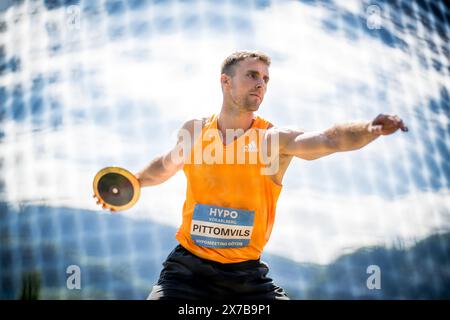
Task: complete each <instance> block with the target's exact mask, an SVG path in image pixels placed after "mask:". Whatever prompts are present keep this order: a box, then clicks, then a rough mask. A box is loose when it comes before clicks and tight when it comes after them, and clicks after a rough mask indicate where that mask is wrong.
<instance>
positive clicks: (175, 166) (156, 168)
mask: <svg viewBox="0 0 450 320" xmlns="http://www.w3.org/2000/svg"><path fill="white" fill-rule="evenodd" d="M198 121H200V125H201V121H202V120H197V119H194V120H190V121H187V122H186V123H185V124H184V125H183V127H182V128H181V129H180V132H179V134H178V141H177V143H176V145H175V146H174V147H173V148H172V150H170V151H169V152H167V153H166V154H164V155H160V156H157V157H156V158H154V159H153V160H152V161H151V162H150V163H149V164H148V165H147V166H146V167H145V168H143V169H142V170H141V171H139V172H138V173H136V174H135V175H136V177H137V178H138V180H139V182H140V184H141V187H147V186H154V185H158V184H161V183H163V182H164V181H166V180H168V179H169V178H170V177H172V176H173V175H175V173H177V171H178V170H180V169H182V168H183V165H184V153H187V152H188V151H189V150H187V148H186V141H185V139H184V138H185V137H186V136H185V135H182V134H181V132H185V133H188V136H190V137H191V136H193V135H194V125H195V122H198Z"/></svg>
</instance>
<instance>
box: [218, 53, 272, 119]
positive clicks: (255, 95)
mask: <svg viewBox="0 0 450 320" xmlns="http://www.w3.org/2000/svg"><path fill="white" fill-rule="evenodd" d="M224 77H225V78H224ZM224 80H225V84H224V92H225V94H226V95H228V97H229V98H230V99H231V100H232V102H233V104H234V105H236V106H238V108H239V109H242V110H243V111H257V110H258V108H259V105H260V104H261V102H262V101H263V99H264V95H265V94H266V90H267V83H268V82H269V68H268V66H267V64H265V63H264V62H263V61H260V60H256V59H252V58H247V59H244V60H242V61H239V62H238V63H237V64H236V65H235V66H234V75H233V76H232V77H228V76H226V75H222V82H223V83H224Z"/></svg>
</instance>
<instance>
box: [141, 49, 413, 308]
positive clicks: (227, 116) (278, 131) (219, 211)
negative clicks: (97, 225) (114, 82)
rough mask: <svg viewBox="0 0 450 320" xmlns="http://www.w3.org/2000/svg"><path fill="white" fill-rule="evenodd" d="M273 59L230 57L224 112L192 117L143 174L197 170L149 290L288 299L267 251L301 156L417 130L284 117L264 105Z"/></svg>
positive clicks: (158, 177) (250, 54)
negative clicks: (317, 125)
mask: <svg viewBox="0 0 450 320" xmlns="http://www.w3.org/2000/svg"><path fill="white" fill-rule="evenodd" d="M269 66H270V58H269V57H268V56H267V55H266V54H264V53H261V52H256V51H239V52H235V53H233V54H231V55H230V56H229V57H227V58H226V59H225V61H224V62H223V64H222V70H221V76H220V82H221V85H222V92H223V103H222V109H221V110H220V113H219V114H214V115H212V116H210V117H207V118H202V119H194V120H190V121H187V122H186V123H184V125H183V126H182V128H181V130H180V134H179V135H178V141H177V144H176V145H175V147H174V148H173V149H172V150H171V151H169V152H168V153H167V154H165V155H162V156H159V157H156V158H155V159H154V160H153V161H152V162H151V163H150V164H149V165H148V166H147V167H145V168H144V169H143V170H142V171H140V172H139V173H137V174H136V176H137V178H138V180H139V182H140V184H141V187H146V186H154V185H158V184H160V183H163V182H164V181H166V180H167V179H169V178H170V177H172V176H173V175H174V174H175V173H176V172H177V171H178V170H180V169H183V171H184V173H185V175H186V178H187V191H186V200H185V202H184V206H183V216H182V224H181V226H180V228H179V229H178V231H177V233H176V238H177V240H178V241H179V245H178V246H177V247H176V248H175V249H174V250H173V251H172V252H171V253H170V254H169V256H168V257H167V259H166V261H165V262H164V264H163V266H164V267H163V269H162V271H161V274H160V278H159V280H158V282H157V284H156V285H155V286H154V287H153V290H152V291H151V293H150V295H149V297H148V299H151V300H163V299H197V300H198V299H206V300H211V299H227V298H232V299H269V300H274V299H279V300H286V299H288V296H287V295H286V293H285V292H284V290H283V289H282V288H280V287H278V286H276V285H275V284H274V283H273V282H272V279H270V278H269V277H267V273H268V271H269V269H268V266H267V265H266V264H265V263H264V262H262V261H260V256H261V253H262V251H263V248H264V246H265V244H266V243H267V241H268V240H269V237H270V233H271V231H272V226H273V223H274V219H275V210H276V204H277V200H278V196H279V194H280V191H281V189H282V180H283V175H284V173H285V172H286V169H287V168H288V166H289V163H290V162H291V160H292V158H293V157H299V158H302V159H305V160H314V159H318V158H320V157H323V156H326V155H329V154H332V153H335V152H342V151H350V150H356V149H359V148H362V147H364V146H365V145H367V144H368V143H370V142H371V141H373V140H375V139H376V138H378V137H379V136H380V135H389V134H392V133H394V132H395V131H397V130H398V129H401V130H402V131H407V130H408V129H407V127H406V126H405V125H404V124H403V122H402V120H401V119H400V118H399V117H397V116H391V115H384V114H380V115H378V116H377V117H376V118H375V119H374V120H373V121H367V122H350V123H342V124H336V125H334V126H332V127H331V128H329V129H327V130H324V131H317V132H308V133H305V132H302V131H297V130H291V129H283V128H279V127H276V126H274V125H272V124H271V123H270V122H269V121H267V120H265V119H262V118H261V117H259V116H256V115H255V114H254V113H255V112H256V111H257V110H258V108H259V106H260V104H261V103H262V101H263V99H264V95H265V93H266V90H267V84H268V82H269Z"/></svg>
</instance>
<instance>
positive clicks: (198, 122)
mask: <svg viewBox="0 0 450 320" xmlns="http://www.w3.org/2000/svg"><path fill="white" fill-rule="evenodd" d="M210 120H211V117H201V118H194V119H190V120H187V121H185V122H184V123H183V125H182V126H181V128H182V129H184V130H188V131H189V132H192V133H193V132H194V130H195V128H196V127H197V128H200V129H201V128H203V127H204V126H205V125H206V124H207V123H208V122H209V121H210Z"/></svg>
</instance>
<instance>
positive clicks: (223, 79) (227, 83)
mask: <svg viewBox="0 0 450 320" xmlns="http://www.w3.org/2000/svg"><path fill="white" fill-rule="evenodd" d="M220 83H222V87H229V86H230V83H231V78H230V77H229V76H228V75H226V74H225V73H222V74H221V75H220Z"/></svg>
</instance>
